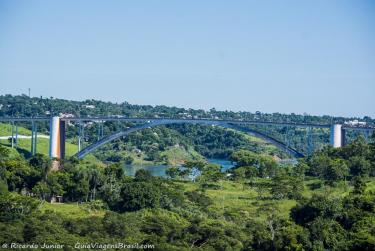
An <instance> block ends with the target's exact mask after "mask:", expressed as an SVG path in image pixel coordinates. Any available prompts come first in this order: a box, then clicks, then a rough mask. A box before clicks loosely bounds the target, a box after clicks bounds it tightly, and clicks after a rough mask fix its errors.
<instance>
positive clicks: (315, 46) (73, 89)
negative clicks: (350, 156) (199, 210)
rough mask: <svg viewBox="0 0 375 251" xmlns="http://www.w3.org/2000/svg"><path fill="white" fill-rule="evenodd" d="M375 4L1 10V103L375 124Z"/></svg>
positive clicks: (141, 4) (22, 5)
mask: <svg viewBox="0 0 375 251" xmlns="http://www.w3.org/2000/svg"><path fill="white" fill-rule="evenodd" d="M374 27H375V1H371V0H369V1H362V0H352V1H345V0H340V1H334V0H330V1H326V0H323V1H217V0H216V1H26V0H25V1H10V0H9V1H5V0H0V93H1V94H8V93H11V94H21V93H27V89H28V88H31V94H32V96H41V95H42V96H48V97H50V96H53V97H59V98H67V99H73V100H84V99H91V98H94V99H101V100H108V101H114V102H123V101H128V102H130V103H136V104H151V105H156V104H164V105H173V106H179V107H192V108H203V109H210V108H212V107H215V108H216V109H220V110H234V111H239V110H242V111H251V112H254V111H258V110H259V111H262V112H282V113H291V112H294V113H300V114H301V113H304V112H306V113H308V114H314V115H322V114H329V115H339V116H365V115H368V116H372V117H375V28H374Z"/></svg>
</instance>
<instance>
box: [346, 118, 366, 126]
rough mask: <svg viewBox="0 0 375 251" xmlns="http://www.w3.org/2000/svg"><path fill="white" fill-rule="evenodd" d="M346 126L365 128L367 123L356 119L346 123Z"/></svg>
mask: <svg viewBox="0 0 375 251" xmlns="http://www.w3.org/2000/svg"><path fill="white" fill-rule="evenodd" d="M344 124H345V125H350V126H365V125H366V122H364V121H359V120H358V119H355V120H350V121H345V122H344Z"/></svg>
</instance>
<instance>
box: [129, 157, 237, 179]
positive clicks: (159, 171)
mask: <svg viewBox="0 0 375 251" xmlns="http://www.w3.org/2000/svg"><path fill="white" fill-rule="evenodd" d="M208 162H209V163H212V164H217V165H220V166H221V171H222V172H225V171H226V170H228V169H230V168H232V167H233V166H234V164H233V162H231V161H230V160H224V159H208ZM170 167H171V166H168V165H125V166H124V170H125V174H126V175H129V176H134V175H135V173H136V172H137V171H138V170H140V169H144V170H148V171H150V173H151V175H153V176H159V177H166V176H167V175H166V174H165V171H166V170H167V169H168V168H170Z"/></svg>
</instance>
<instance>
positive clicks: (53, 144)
mask: <svg viewBox="0 0 375 251" xmlns="http://www.w3.org/2000/svg"><path fill="white" fill-rule="evenodd" d="M49 155H50V157H51V158H58V159H63V158H64V157H65V121H61V120H60V117H52V119H51V121H50V146H49Z"/></svg>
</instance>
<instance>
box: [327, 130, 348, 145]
mask: <svg viewBox="0 0 375 251" xmlns="http://www.w3.org/2000/svg"><path fill="white" fill-rule="evenodd" d="M330 141H331V145H332V146H333V147H334V148H338V147H342V146H344V145H345V130H344V129H343V128H342V125H341V124H334V125H332V126H331V140H330Z"/></svg>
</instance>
